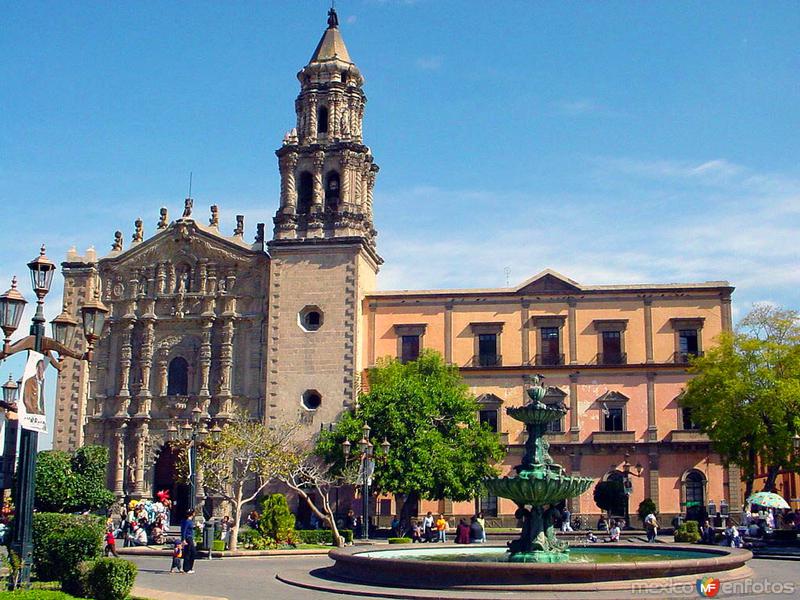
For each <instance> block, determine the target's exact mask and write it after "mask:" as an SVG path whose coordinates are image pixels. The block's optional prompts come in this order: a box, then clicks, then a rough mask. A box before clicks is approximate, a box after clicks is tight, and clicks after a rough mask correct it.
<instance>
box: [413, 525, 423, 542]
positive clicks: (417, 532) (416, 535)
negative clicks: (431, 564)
mask: <svg viewBox="0 0 800 600" xmlns="http://www.w3.org/2000/svg"><path fill="white" fill-rule="evenodd" d="M411 541H412V542H413V543H415V544H416V543H417V542H419V543H422V527H420V526H419V522H418V521H414V524H413V525H412V526H411Z"/></svg>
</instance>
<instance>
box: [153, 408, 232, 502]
mask: <svg viewBox="0 0 800 600" xmlns="http://www.w3.org/2000/svg"><path fill="white" fill-rule="evenodd" d="M202 414H203V411H201V410H200V408H199V407H197V406H195V407H194V408H193V409H192V413H191V416H190V418H189V419H187V420H186V421H185V422H184V423H183V425H181V426H180V427H176V426H175V424H174V423H170V425H169V427H168V428H167V437H168V439H169V440H170V441H175V440H176V439H177V440H180V441H182V442H189V506H188V508H194V507H195V505H196V504H197V445H198V444H199V443H200V442H202V441H203V439H204V438H205V436H206V433H208V432H207V431H206V429H205V426H204V424H203V423H202V420H201V417H202ZM220 431H222V430H221V429H220V428H219V427H218V426H217V425H214V427H212V428H211V434H212V436H214V438H215V439H216V437H218V436H219V432H220Z"/></svg>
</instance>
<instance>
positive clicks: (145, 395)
mask: <svg viewBox="0 0 800 600" xmlns="http://www.w3.org/2000/svg"><path fill="white" fill-rule="evenodd" d="M142 320H143V321H144V329H143V331H142V347H141V349H140V352H139V364H140V366H141V370H142V385H141V387H140V388H139V413H140V414H144V415H146V414H149V413H150V398H151V396H152V393H151V391H150V372H151V370H152V368H153V326H154V321H155V315H154V314H145V315H144V316H143V317H142Z"/></svg>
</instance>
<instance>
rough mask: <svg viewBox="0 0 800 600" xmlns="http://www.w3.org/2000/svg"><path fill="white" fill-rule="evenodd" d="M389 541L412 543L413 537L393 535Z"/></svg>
mask: <svg viewBox="0 0 800 600" xmlns="http://www.w3.org/2000/svg"><path fill="white" fill-rule="evenodd" d="M389 543H390V544H410V543H411V538H407V537H393V538H389Z"/></svg>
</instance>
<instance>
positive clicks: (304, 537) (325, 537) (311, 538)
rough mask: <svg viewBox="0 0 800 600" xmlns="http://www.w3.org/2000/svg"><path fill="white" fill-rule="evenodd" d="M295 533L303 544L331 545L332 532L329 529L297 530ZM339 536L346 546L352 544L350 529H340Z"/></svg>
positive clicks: (351, 531)
mask: <svg viewBox="0 0 800 600" xmlns="http://www.w3.org/2000/svg"><path fill="white" fill-rule="evenodd" d="M295 533H296V534H297V538H298V540H299V541H300V543H303V544H333V531H331V530H330V529H298V530H297V531H295ZM339 535H340V536H342V537H343V538H344V541H345V543H346V544H352V543H353V530H352V529H340V530H339Z"/></svg>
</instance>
